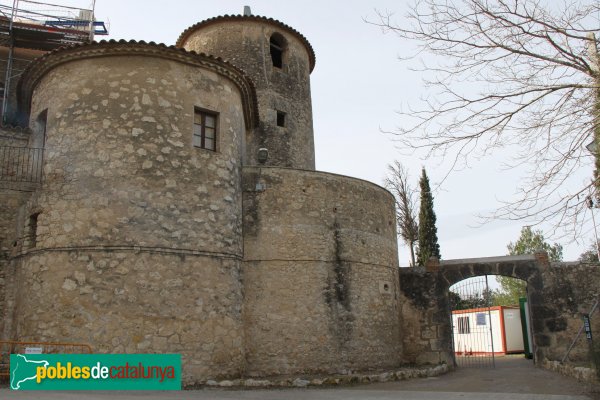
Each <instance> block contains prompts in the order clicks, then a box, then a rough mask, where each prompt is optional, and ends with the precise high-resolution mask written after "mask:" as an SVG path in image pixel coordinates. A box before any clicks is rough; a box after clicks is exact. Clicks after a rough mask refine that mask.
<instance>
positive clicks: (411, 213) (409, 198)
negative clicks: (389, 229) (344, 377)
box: [384, 161, 419, 267]
mask: <svg viewBox="0 0 600 400" xmlns="http://www.w3.org/2000/svg"><path fill="white" fill-rule="evenodd" d="M388 171H389V175H388V177H387V178H386V179H385V181H384V185H385V187H386V188H387V189H388V190H389V191H390V192H392V194H393V195H394V197H395V199H396V224H397V226H398V235H399V236H400V237H401V238H402V240H403V241H404V243H406V245H407V246H408V247H409V249H410V261H411V264H410V266H411V267H414V266H415V243H416V242H417V241H418V240H419V226H418V224H417V215H416V213H415V210H416V208H415V198H416V191H415V190H414V189H413V188H412V187H411V186H410V184H409V183H408V172H407V171H406V169H405V168H404V167H403V166H402V164H400V162H399V161H395V162H394V164H391V165H388Z"/></svg>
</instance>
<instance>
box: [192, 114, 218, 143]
mask: <svg viewBox="0 0 600 400" xmlns="http://www.w3.org/2000/svg"><path fill="white" fill-rule="evenodd" d="M217 117H218V114H216V113H213V112H210V111H206V110H201V109H198V108H196V109H195V110H194V137H193V143H194V146H195V147H200V148H202V149H206V150H212V151H217V119H218V118H217Z"/></svg>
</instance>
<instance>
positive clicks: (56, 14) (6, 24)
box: [0, 0, 108, 124]
mask: <svg viewBox="0 0 600 400" xmlns="http://www.w3.org/2000/svg"><path fill="white" fill-rule="evenodd" d="M95 5H96V1H95V0H93V2H92V5H91V7H90V8H78V7H70V6H65V5H58V4H51V3H42V2H39V1H33V0H0V49H2V54H1V55H0V65H1V64H4V65H5V77H4V82H3V83H2V84H3V85H2V86H1V87H0V93H1V95H2V107H1V109H0V111H1V112H2V123H3V124H6V123H7V122H8V120H9V118H11V117H15V116H11V115H10V113H9V108H10V107H9V106H10V105H11V102H14V95H13V93H14V86H15V82H16V80H17V79H18V78H19V76H20V75H21V73H22V72H23V70H24V69H25V67H26V66H27V64H29V62H30V61H31V60H32V59H33V58H35V57H36V56H37V55H40V54H43V53H45V52H47V51H51V50H54V49H57V48H59V47H63V46H67V45H72V44H79V43H85V42H91V41H92V40H93V39H94V36H95V35H108V29H107V26H106V24H105V23H104V22H103V21H96V19H95V18H94V11H95ZM16 49H19V50H22V51H29V54H27V56H26V57H21V58H20V57H18V56H17V55H16V52H15V50H16ZM32 54H33V55H32ZM13 106H14V105H13ZM12 111H14V109H13V110H12Z"/></svg>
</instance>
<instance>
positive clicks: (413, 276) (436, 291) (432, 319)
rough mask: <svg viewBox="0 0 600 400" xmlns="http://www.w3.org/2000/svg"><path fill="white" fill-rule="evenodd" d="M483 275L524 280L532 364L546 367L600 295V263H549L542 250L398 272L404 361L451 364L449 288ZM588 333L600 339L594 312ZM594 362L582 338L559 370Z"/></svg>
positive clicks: (560, 354)
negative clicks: (591, 332)
mask: <svg viewBox="0 0 600 400" xmlns="http://www.w3.org/2000/svg"><path fill="white" fill-rule="evenodd" d="M482 275H503V276H509V277H513V278H518V279H522V280H524V281H526V282H527V287H528V299H529V307H530V312H531V325H532V333H533V353H534V361H535V362H536V364H538V365H541V366H545V367H552V366H553V365H554V366H556V363H559V362H560V361H561V360H562V359H563V358H564V356H565V354H566V353H567V349H568V348H569V346H571V345H572V343H573V341H574V339H575V337H576V336H577V332H578V331H579V330H580V328H581V326H582V323H583V315H584V314H587V313H589V312H590V309H591V308H592V305H593V304H594V303H595V301H596V300H597V299H598V298H599V297H600V265H598V264H584V263H550V262H549V261H548V255H547V254H546V253H544V252H540V253H536V254H533V255H525V256H505V257H491V258H477V259H460V260H448V261H442V262H437V261H436V262H430V263H428V265H427V267H426V268H401V269H400V295H401V303H402V307H401V308H400V310H401V311H400V314H401V315H400V318H401V320H402V326H403V328H404V334H403V337H402V341H403V352H404V355H405V358H406V362H408V363H414V364H424V363H440V362H446V363H448V364H450V365H453V354H452V351H453V350H452V333H451V326H450V318H449V316H448V309H449V307H448V302H449V297H448V292H449V291H448V289H449V287H450V286H451V285H453V284H455V283H457V282H460V281H462V280H463V279H467V278H472V277H476V276H482ZM592 331H593V332H597V337H598V338H600V315H598V314H596V315H595V316H592ZM598 341H600V340H598ZM593 358H594V357H593V356H592V354H591V350H590V346H589V344H588V342H587V341H586V338H585V335H583V337H580V338H579V339H578V340H577V341H576V342H575V344H574V347H573V349H572V350H571V352H570V353H569V357H568V358H567V360H565V363H564V364H563V365H562V366H561V369H563V370H564V369H568V366H569V365H571V366H582V365H588V366H589V365H590V363H591V362H592V359H593Z"/></svg>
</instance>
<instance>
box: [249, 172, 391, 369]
mask: <svg viewBox="0 0 600 400" xmlns="http://www.w3.org/2000/svg"><path fill="white" fill-rule="evenodd" d="M243 171H244V172H243V182H244V258H245V263H244V264H245V267H244V291H245V292H244V295H245V303H244V320H245V322H246V323H245V327H246V360H247V373H248V374H250V375H253V374H254V375H269V374H286V373H299V372H342V371H344V370H348V369H352V370H365V369H371V368H374V369H375V368H387V367H392V366H396V365H398V364H399V363H400V360H401V354H402V352H401V347H400V341H401V340H400V334H401V332H400V326H399V320H398V315H399V310H398V257H397V245H396V231H395V216H394V215H395V214H394V200H393V198H392V196H391V194H390V193H389V192H387V191H386V190H384V189H382V188H380V187H378V186H376V185H374V184H372V183H369V182H365V181H361V180H358V179H353V178H348V177H344V176H339V175H333V174H327V173H319V172H311V171H301V170H293V169H285V168H268V167H267V168H259V167H245V168H244V170H243Z"/></svg>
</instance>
